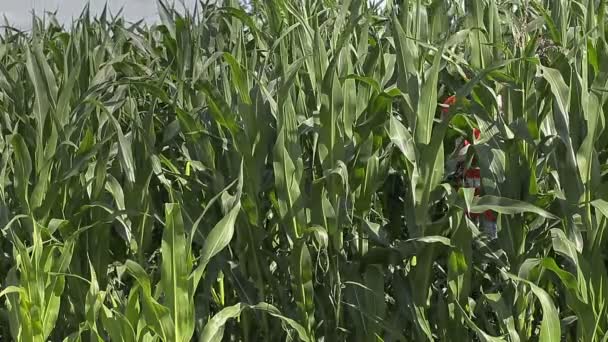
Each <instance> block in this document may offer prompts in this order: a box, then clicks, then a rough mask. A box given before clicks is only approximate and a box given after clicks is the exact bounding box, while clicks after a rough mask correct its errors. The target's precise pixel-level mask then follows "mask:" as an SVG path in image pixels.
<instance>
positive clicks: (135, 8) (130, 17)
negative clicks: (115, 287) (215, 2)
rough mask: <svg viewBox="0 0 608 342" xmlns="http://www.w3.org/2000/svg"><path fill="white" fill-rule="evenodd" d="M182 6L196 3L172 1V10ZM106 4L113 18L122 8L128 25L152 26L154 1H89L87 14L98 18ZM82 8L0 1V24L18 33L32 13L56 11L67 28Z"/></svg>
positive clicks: (48, 1)
mask: <svg viewBox="0 0 608 342" xmlns="http://www.w3.org/2000/svg"><path fill="white" fill-rule="evenodd" d="M182 2H183V4H184V5H185V6H187V7H188V8H190V9H192V8H194V5H195V3H196V0H180V1H176V2H175V3H176V5H175V7H176V8H177V9H182V8H183V6H182V5H181V3H182ZM106 3H107V4H108V8H109V9H110V11H111V13H113V14H116V13H118V11H119V10H120V9H121V8H123V12H122V15H123V17H124V18H125V20H127V21H130V22H136V21H139V20H141V19H144V20H146V21H148V22H154V21H156V20H157V18H158V14H157V12H158V11H157V7H156V0H90V1H89V4H90V9H91V14H92V15H93V16H95V15H98V14H100V13H101V11H102V10H103V7H104V5H105V4H106ZM86 4H87V1H85V0H0V23H1V25H4V17H6V19H7V20H8V22H9V24H11V25H13V26H15V27H17V28H19V29H28V28H30V27H31V23H32V10H33V11H34V12H35V13H36V14H37V15H38V16H41V15H42V14H44V12H45V11H49V12H55V11H57V20H58V21H59V22H60V23H62V24H69V23H71V22H72V19H74V18H77V17H78V16H79V15H80V13H81V12H82V9H83V8H84V6H85V5H86Z"/></svg>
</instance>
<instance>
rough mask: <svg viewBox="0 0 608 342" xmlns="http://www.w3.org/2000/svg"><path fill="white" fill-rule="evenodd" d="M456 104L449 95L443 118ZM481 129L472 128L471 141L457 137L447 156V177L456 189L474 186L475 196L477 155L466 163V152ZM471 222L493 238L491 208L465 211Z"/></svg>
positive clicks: (478, 182) (478, 173) (478, 172)
mask: <svg viewBox="0 0 608 342" xmlns="http://www.w3.org/2000/svg"><path fill="white" fill-rule="evenodd" d="M454 104H456V96H455V95H451V96H449V97H447V98H446V99H445V100H444V101H443V103H442V106H441V112H442V116H443V118H445V117H446V116H447V114H448V113H449V111H450V106H453V105H454ZM480 136H481V131H480V130H479V129H478V128H473V135H472V137H471V138H472V139H471V141H469V140H468V139H466V138H464V137H459V138H457V139H456V142H455V149H454V152H452V154H451V155H450V157H449V162H448V166H451V170H449V171H448V172H447V174H448V179H450V180H451V181H452V182H453V185H454V186H455V188H456V189H459V188H460V187H465V188H474V189H475V196H480V195H481V170H480V169H479V165H478V162H477V157H476V156H473V160H472V161H471V163H470V165H467V160H466V156H467V152H468V149H469V146H471V145H472V144H475V142H477V141H478V140H479V139H480ZM466 215H467V217H469V218H470V219H471V220H472V221H473V222H475V223H477V224H478V225H479V226H480V228H482V229H483V230H484V231H485V232H486V234H488V236H490V238H491V239H495V238H496V237H497V236H496V234H497V231H496V214H495V213H494V212H493V211H492V210H486V211H485V212H484V213H483V215H481V214H476V213H469V212H467V213H466Z"/></svg>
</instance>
